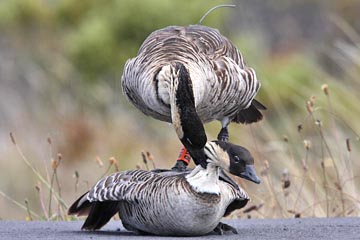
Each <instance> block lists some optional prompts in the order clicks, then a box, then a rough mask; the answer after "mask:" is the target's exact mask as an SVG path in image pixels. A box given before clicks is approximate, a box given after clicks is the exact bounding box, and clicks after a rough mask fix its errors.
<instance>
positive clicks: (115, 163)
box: [110, 157, 119, 172]
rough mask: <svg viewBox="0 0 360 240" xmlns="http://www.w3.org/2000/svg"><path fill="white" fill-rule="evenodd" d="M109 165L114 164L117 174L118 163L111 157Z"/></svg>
mask: <svg viewBox="0 0 360 240" xmlns="http://www.w3.org/2000/svg"><path fill="white" fill-rule="evenodd" d="M110 164H111V165H113V164H114V167H115V170H116V171H117V172H118V171H119V164H118V162H117V161H116V159H115V157H111V158H110Z"/></svg>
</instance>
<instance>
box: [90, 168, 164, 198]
mask: <svg viewBox="0 0 360 240" xmlns="http://www.w3.org/2000/svg"><path fill="white" fill-rule="evenodd" d="M160 178H161V176H160V175H159V174H156V173H153V172H149V171H144V170H130V171H124V172H118V173H114V174H112V175H110V176H108V177H105V178H103V179H101V180H99V181H98V182H97V183H96V184H95V186H94V187H93V188H92V189H91V190H90V191H89V193H88V195H87V199H88V200H89V201H90V202H93V201H100V202H102V201H121V200H125V201H135V199H140V198H141V196H142V195H141V192H142V190H144V189H145V188H149V187H151V185H153V184H155V183H156V181H157V180H158V179H160Z"/></svg>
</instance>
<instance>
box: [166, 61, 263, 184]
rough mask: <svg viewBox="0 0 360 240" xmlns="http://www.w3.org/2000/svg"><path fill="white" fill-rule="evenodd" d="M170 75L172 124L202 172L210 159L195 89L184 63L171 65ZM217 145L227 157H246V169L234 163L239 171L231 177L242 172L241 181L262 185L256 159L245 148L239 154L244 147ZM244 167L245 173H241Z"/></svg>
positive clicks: (229, 144)
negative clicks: (228, 155) (195, 99)
mask: <svg viewBox="0 0 360 240" xmlns="http://www.w3.org/2000/svg"><path fill="white" fill-rule="evenodd" d="M168 71H169V72H170V76H168V79H170V83H169V84H170V85H169V89H170V93H171V94H170V95H169V102H170V105H171V117H172V124H173V126H174V128H175V131H176V134H177V135H178V137H179V139H180V141H181V142H182V144H183V145H184V147H185V148H186V149H187V151H189V153H190V155H191V157H192V158H193V160H194V162H195V164H196V165H199V164H200V165H201V166H202V167H203V168H206V164H207V157H206V156H205V152H204V145H205V143H206V141H207V137H206V133H205V129H204V125H203V124H202V122H201V119H200V117H199V116H198V114H197V112H196V109H195V102H194V95H193V90H192V87H193V86H192V82H191V79H190V76H189V72H188V71H187V69H186V68H185V66H184V65H183V64H181V63H176V64H175V66H172V65H170V66H169V70H168ZM217 143H218V145H220V146H222V147H223V148H224V149H225V148H227V150H228V151H227V153H228V154H234V156H235V157H237V158H239V157H240V154H242V155H244V159H246V163H245V166H241V165H239V164H235V163H234V166H236V167H237V169H233V168H232V169H230V171H229V172H230V173H232V174H234V175H236V173H234V172H235V170H243V171H242V175H241V176H240V177H242V178H244V179H247V180H250V181H252V182H255V183H260V180H259V178H258V177H257V176H256V174H255V170H254V159H253V158H252V156H251V154H250V153H249V151H248V150H246V149H245V148H243V150H242V151H240V149H241V148H242V147H240V146H237V145H234V144H231V143H229V142H224V141H217ZM235 146H237V147H235ZM236 154H238V155H236ZM245 154H246V156H245ZM234 162H236V159H234ZM242 167H244V169H241V168H242ZM232 171H234V172H232ZM221 177H222V178H224V180H226V181H228V182H231V179H230V178H229V177H227V176H226V174H223V173H222V174H221ZM233 185H235V184H233Z"/></svg>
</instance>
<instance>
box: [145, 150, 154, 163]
mask: <svg viewBox="0 0 360 240" xmlns="http://www.w3.org/2000/svg"><path fill="white" fill-rule="evenodd" d="M146 157H147V159H149V161H153V160H154V157H153V156H152V154H151V153H150V152H148V151H147V152H146Z"/></svg>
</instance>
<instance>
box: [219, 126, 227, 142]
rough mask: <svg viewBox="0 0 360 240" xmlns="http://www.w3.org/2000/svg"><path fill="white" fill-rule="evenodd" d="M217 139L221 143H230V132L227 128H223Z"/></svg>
mask: <svg viewBox="0 0 360 240" xmlns="http://www.w3.org/2000/svg"><path fill="white" fill-rule="evenodd" d="M217 139H218V140H219V141H223V142H228V141H229V131H228V129H227V127H223V128H221V130H220V132H219V134H218V137H217Z"/></svg>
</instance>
